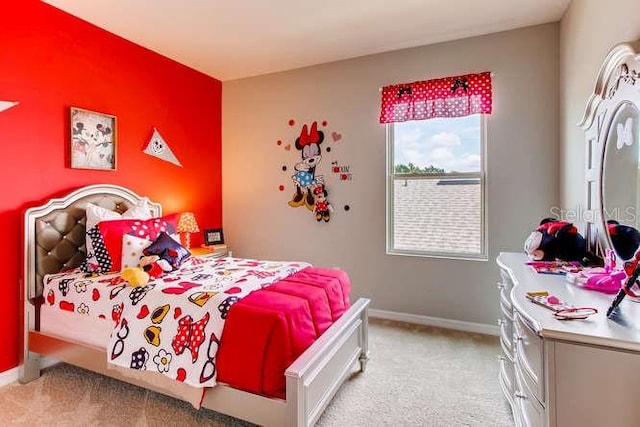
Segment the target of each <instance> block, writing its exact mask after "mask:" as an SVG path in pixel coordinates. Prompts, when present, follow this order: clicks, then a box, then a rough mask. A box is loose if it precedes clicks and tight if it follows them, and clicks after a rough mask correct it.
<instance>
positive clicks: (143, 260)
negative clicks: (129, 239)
mask: <svg viewBox="0 0 640 427" xmlns="http://www.w3.org/2000/svg"><path fill="white" fill-rule="evenodd" d="M138 266H139V267H140V268H141V269H142V270H144V271H145V272H146V273H147V274H149V276H150V277H152V278H154V279H157V278H158V277H162V276H164V274H165V273H168V272H169V271H171V270H173V267H171V264H169V262H168V261H167V260H164V259H162V258H160V256H158V255H146V256H142V257H140V262H139V263H138Z"/></svg>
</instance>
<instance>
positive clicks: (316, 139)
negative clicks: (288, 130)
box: [297, 122, 320, 147]
mask: <svg viewBox="0 0 640 427" xmlns="http://www.w3.org/2000/svg"><path fill="white" fill-rule="evenodd" d="M298 141H299V142H298V144H297V145H298V146H300V147H304V146H305V145H309V144H319V143H320V134H318V122H313V124H312V125H311V132H309V128H307V124H306V123H305V124H304V125H303V126H302V130H301V131H300V138H299V140H298Z"/></svg>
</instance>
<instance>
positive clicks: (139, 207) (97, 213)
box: [85, 197, 151, 230]
mask: <svg viewBox="0 0 640 427" xmlns="http://www.w3.org/2000/svg"><path fill="white" fill-rule="evenodd" d="M85 212H86V215H87V223H86V227H87V230H89V229H90V228H93V227H95V226H96V225H98V223H99V222H100V221H109V220H115V219H142V220H146V219H150V218H151V212H150V211H149V199H147V198H146V197H145V198H144V199H142V200H140V201H139V202H138V203H136V204H135V205H133V206H131V207H130V208H129V209H127V211H126V212H125V213H123V214H122V215H120V214H119V213H118V212H115V211H111V210H109V209H106V208H103V207H102V206H98V205H94V204H93V203H87V208H86V211H85Z"/></svg>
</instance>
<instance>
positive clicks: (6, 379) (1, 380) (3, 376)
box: [0, 367, 19, 387]
mask: <svg viewBox="0 0 640 427" xmlns="http://www.w3.org/2000/svg"><path fill="white" fill-rule="evenodd" d="M18 371H19V369H18V367H15V368H13V369H9V370H8V371H4V372H0V387H4V386H6V385H9V384H11V383H14V382H16V381H18Z"/></svg>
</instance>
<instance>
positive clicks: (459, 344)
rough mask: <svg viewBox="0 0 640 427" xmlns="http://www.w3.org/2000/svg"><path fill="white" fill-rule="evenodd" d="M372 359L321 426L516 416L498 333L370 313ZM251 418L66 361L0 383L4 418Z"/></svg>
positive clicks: (30, 421) (141, 422)
mask: <svg viewBox="0 0 640 427" xmlns="http://www.w3.org/2000/svg"><path fill="white" fill-rule="evenodd" d="M369 340H370V346H371V356H372V358H371V360H370V362H369V364H368V365H367V371H366V372H365V373H364V374H354V375H353V376H352V378H350V379H349V380H348V381H347V382H346V383H345V384H344V385H343V386H342V388H341V389H340V391H339V392H338V394H337V395H336V397H335V398H334V399H333V402H332V403H331V404H330V405H329V407H328V408H327V409H326V411H325V413H324V414H323V416H322V417H321V418H320V420H319V421H318V424H317V425H318V426H340V427H348V426H367V427H373V426H511V425H513V420H512V418H511V415H510V412H509V409H508V405H507V404H506V402H505V400H504V398H503V396H502V392H501V390H500V386H499V385H498V357H497V356H498V354H500V346H499V342H498V338H497V337H488V336H484V335H477V334H470V333H464V332H456V331H448V330H443V329H437V328H430V327H424V326H415V325H407V324H403V323H397V322H390V321H381V320H371V327H370V337H369ZM13 425H16V426H89V425H91V426H96V425H100V426H124V425H126V426H140V427H142V426H196V425H206V426H247V425H248V424H246V423H244V422H241V421H238V420H236V419H233V418H230V417H226V416H224V415H220V414H217V413H215V412H212V411H209V410H206V409H203V410H200V411H196V410H195V409H193V407H192V406H191V405H189V404H188V403H184V402H181V401H179V400H176V399H172V398H169V397H165V396H162V395H159V394H157V393H153V392H150V391H147V390H144V389H141V388H138V387H135V386H131V385H128V384H125V383H121V382H119V381H115V380H112V379H109V378H106V377H102V376H100V375H96V374H93V373H90V372H87V371H83V370H81V369H77V368H74V367H71V366H68V365H64V364H60V365H57V366H54V367H52V368H49V369H47V370H46V371H45V372H43V375H42V377H41V378H40V379H38V380H36V381H33V382H31V383H30V384H27V385H20V384H11V385H8V386H6V387H4V388H0V426H13Z"/></svg>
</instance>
